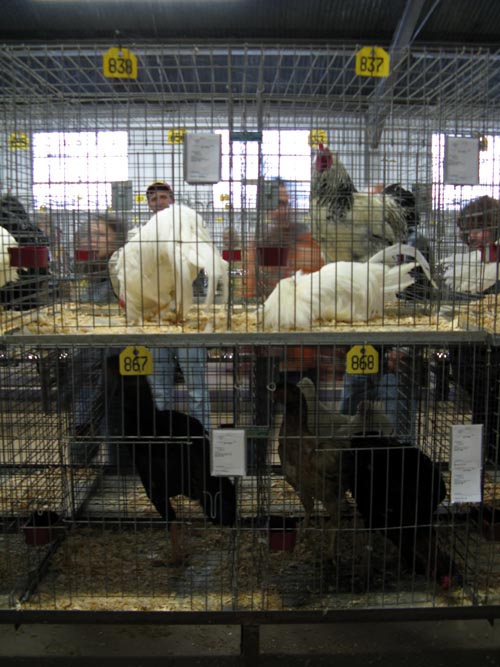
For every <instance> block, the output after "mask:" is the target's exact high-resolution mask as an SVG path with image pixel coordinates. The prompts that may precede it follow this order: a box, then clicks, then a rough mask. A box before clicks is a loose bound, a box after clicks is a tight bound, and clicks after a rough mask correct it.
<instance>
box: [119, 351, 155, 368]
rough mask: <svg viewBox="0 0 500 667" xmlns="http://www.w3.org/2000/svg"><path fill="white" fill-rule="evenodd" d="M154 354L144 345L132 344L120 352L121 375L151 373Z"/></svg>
mask: <svg viewBox="0 0 500 667" xmlns="http://www.w3.org/2000/svg"><path fill="white" fill-rule="evenodd" d="M152 372H153V356H152V354H151V352H150V351H149V350H148V349H147V348H146V347H143V346H142V345H130V346H129V347H126V348H125V349H124V350H122V351H121V352H120V375H151V373H152Z"/></svg>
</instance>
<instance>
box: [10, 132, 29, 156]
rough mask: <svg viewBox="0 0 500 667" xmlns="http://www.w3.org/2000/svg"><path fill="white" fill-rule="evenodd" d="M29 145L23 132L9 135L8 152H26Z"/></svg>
mask: <svg viewBox="0 0 500 667" xmlns="http://www.w3.org/2000/svg"><path fill="white" fill-rule="evenodd" d="M29 145H30V141H29V139H28V135H27V134H24V132H12V134H10V135H9V150H11V151H27V150H28V148H29Z"/></svg>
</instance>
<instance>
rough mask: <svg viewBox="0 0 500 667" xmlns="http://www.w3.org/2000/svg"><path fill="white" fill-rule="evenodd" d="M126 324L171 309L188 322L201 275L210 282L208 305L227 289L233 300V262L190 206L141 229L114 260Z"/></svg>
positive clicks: (158, 217)
mask: <svg viewBox="0 0 500 667" xmlns="http://www.w3.org/2000/svg"><path fill="white" fill-rule="evenodd" d="M110 266H114V269H113V270H114V272H115V273H116V279H117V281H116V282H117V284H118V290H119V298H120V302H121V303H122V304H123V305H124V307H125V310H126V314H127V319H128V320H129V321H131V322H136V321H141V320H143V319H149V318H151V317H154V316H155V315H158V313H159V312H160V311H163V310H166V311H168V312H173V313H175V316H176V319H177V321H181V320H184V319H186V317H187V314H188V311H189V309H190V308H191V305H192V303H193V282H194V280H195V278H196V277H197V276H198V274H199V272H200V271H201V270H204V271H205V273H206V275H207V278H208V289H207V296H206V299H205V306H206V307H209V306H210V305H212V304H213V303H214V301H215V293H216V290H217V285H218V283H219V282H220V283H221V284H222V293H223V301H224V303H225V302H227V295H228V280H229V277H228V263H227V262H226V261H225V260H223V259H222V257H221V255H220V253H219V251H218V250H217V248H216V247H215V246H214V244H213V242H212V239H211V237H210V233H209V231H208V229H207V227H206V225H205V223H204V221H203V218H202V217H201V216H200V215H199V214H198V213H197V212H196V211H194V210H192V209H190V208H189V207H187V206H183V205H180V204H174V205H173V206H170V207H169V208H167V209H165V210H163V211H160V212H159V213H157V214H155V215H154V216H153V217H152V218H151V219H150V220H149V221H148V222H147V223H146V224H145V225H143V226H142V227H140V228H139V229H138V230H136V232H135V233H134V235H133V236H132V237H131V238H130V239H129V240H128V241H127V243H126V244H125V245H124V246H123V247H122V248H121V249H120V250H119V251H118V253H117V255H116V257H115V258H112V261H111V262H110Z"/></svg>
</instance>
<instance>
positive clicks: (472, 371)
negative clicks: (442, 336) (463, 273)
mask: <svg viewBox="0 0 500 667" xmlns="http://www.w3.org/2000/svg"><path fill="white" fill-rule="evenodd" d="M457 225H458V228H459V230H460V234H461V237H462V240H463V241H465V243H467V245H468V246H469V248H470V249H471V250H472V251H473V250H476V251H479V254H480V261H481V263H482V264H483V266H484V270H483V272H482V275H483V276H484V275H485V274H486V272H487V274H488V280H487V281H486V280H484V281H479V282H478V283H477V284H476V287H478V288H480V289H481V287H482V288H483V289H482V290H481V293H482V294H485V295H487V294H493V295H498V294H499V292H500V276H499V273H498V270H499V269H498V261H499V259H500V253H499V252H498V248H499V241H500V202H499V201H498V200H497V199H494V198H493V197H489V196H483V197H478V198H476V199H473V200H472V201H470V202H469V203H468V204H466V205H465V206H463V207H462V209H461V211H460V213H459V215H458V218H457ZM479 273H481V272H479ZM493 276H496V280H495V279H494V278H493ZM449 354H450V364H451V375H452V377H453V378H454V380H455V382H456V383H457V384H458V385H459V386H460V387H462V388H463V389H464V390H465V392H466V393H467V394H468V396H469V398H470V402H471V411H472V423H473V424H483V447H484V456H485V458H486V459H487V460H489V461H491V462H493V463H495V464H497V463H498V444H499V433H500V421H499V420H500V348H498V347H496V346H489V345H485V344H482V343H480V344H477V343H476V344H471V343H466V342H464V343H462V344H461V345H453V346H450V348H449Z"/></svg>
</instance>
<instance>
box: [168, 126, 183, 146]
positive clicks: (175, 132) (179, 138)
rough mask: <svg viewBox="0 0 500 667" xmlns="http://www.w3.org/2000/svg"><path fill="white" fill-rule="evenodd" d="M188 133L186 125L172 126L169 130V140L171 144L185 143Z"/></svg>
mask: <svg viewBox="0 0 500 667" xmlns="http://www.w3.org/2000/svg"><path fill="white" fill-rule="evenodd" d="M186 133H187V130H186V128H185V127H172V128H170V130H169V131H168V135H167V142H168V143H169V144H183V143H184V136H185V135H186Z"/></svg>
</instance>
